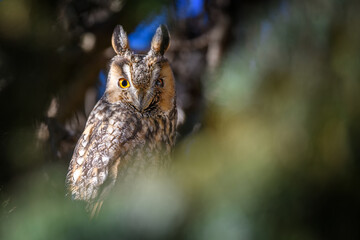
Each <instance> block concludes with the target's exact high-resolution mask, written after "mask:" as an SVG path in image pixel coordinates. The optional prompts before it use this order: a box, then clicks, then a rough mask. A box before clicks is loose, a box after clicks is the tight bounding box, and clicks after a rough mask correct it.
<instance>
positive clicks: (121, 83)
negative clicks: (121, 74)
mask: <svg viewBox="0 0 360 240" xmlns="http://www.w3.org/2000/svg"><path fill="white" fill-rule="evenodd" d="M118 84H119V87H121V88H128V87H130V83H129V81H128V80H126V79H125V78H120V79H119V83H118Z"/></svg>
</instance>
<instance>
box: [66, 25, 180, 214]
mask: <svg viewBox="0 0 360 240" xmlns="http://www.w3.org/2000/svg"><path fill="white" fill-rule="evenodd" d="M169 43H170V36H169V32H168V30H167V28H166V27H165V26H164V25H160V26H159V27H158V29H157V30H156V33H155V35H154V37H153V39H152V42H151V49H150V50H149V52H148V53H147V54H144V55H142V54H134V53H133V52H132V51H131V50H130V48H129V44H128V38H127V35H126V33H125V31H124V30H123V28H122V26H120V25H118V26H117V27H116V28H115V30H114V32H113V35H112V47H113V49H114V51H115V52H116V55H115V57H113V58H112V60H111V62H110V66H109V73H108V77H107V83H106V91H105V93H104V95H103V96H102V97H101V99H100V100H99V101H98V102H97V104H96V105H95V107H94V109H93V110H92V112H91V113H90V115H89V118H88V120H87V122H86V126H85V129H84V132H83V133H82V135H81V137H80V139H79V140H78V142H77V145H76V147H75V150H74V153H73V156H72V159H71V162H70V166H69V169H68V174H67V177H66V183H67V186H68V189H69V193H70V194H71V196H72V198H73V199H75V200H83V201H86V202H87V203H88V208H89V210H90V211H92V213H91V214H92V215H93V214H94V213H95V212H96V211H98V209H99V208H100V207H101V205H102V201H103V199H104V196H105V195H106V194H107V193H108V192H109V190H110V189H111V188H112V187H113V186H114V184H115V182H117V181H126V179H131V178H133V177H136V176H139V175H141V174H145V173H149V172H156V171H158V170H161V169H162V168H164V167H166V166H167V165H168V164H169V159H170V153H171V150H172V148H173V146H174V143H175V132H176V121H177V110H176V95H175V81H174V77H173V73H172V70H171V67H170V64H169V62H168V61H167V59H166V58H165V57H164V53H165V51H166V50H167V48H168V47H169Z"/></svg>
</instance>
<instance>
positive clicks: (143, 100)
mask: <svg viewBox="0 0 360 240" xmlns="http://www.w3.org/2000/svg"><path fill="white" fill-rule="evenodd" d="M137 97H138V102H137V106H136V108H137V109H138V110H139V111H140V112H142V111H143V110H144V109H146V108H147V107H148V106H149V104H150V100H149V97H148V96H147V95H146V92H145V91H144V90H138V92H137Z"/></svg>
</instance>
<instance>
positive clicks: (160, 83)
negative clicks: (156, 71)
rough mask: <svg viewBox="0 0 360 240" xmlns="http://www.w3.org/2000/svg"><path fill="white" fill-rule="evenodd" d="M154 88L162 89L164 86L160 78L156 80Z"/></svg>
mask: <svg viewBox="0 0 360 240" xmlns="http://www.w3.org/2000/svg"><path fill="white" fill-rule="evenodd" d="M155 84H156V86H158V87H163V86H164V80H162V78H159V79H157V80H156V83H155Z"/></svg>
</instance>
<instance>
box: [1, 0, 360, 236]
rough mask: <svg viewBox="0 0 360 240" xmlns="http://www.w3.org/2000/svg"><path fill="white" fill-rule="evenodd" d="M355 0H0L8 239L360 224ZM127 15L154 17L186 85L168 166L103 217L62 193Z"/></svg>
mask: <svg viewBox="0 0 360 240" xmlns="http://www.w3.org/2000/svg"><path fill="white" fill-rule="evenodd" d="M359 12H360V2H359V1H357V0H312V1H311V0H304V1H295V0H293V1H292V0H281V1H264V0H257V1H236V0H173V1H166V0H160V1H155V0H146V1H145V0H143V1H141V0H131V1H130V0H128V1H125V0H56V1H55V0H54V1H45V0H2V1H0V112H1V117H0V208H1V210H0V223H1V225H0V239H100V238H101V239H134V238H135V239H254V240H256V239H286V240H287V239H294V240H297V239H311V240H313V239H360V228H359V226H360V220H359V216H360V204H359V203H360V189H359V188H360V174H359V173H360V27H359V26H360V14H359ZM117 24H121V25H122V26H123V27H124V29H125V30H126V31H127V33H128V36H129V40H130V46H131V48H132V49H133V50H134V51H136V52H146V51H147V50H148V49H149V46H150V41H151V38H152V36H153V34H154V32H155V30H156V28H157V27H158V25H159V24H166V25H167V26H168V28H169V30H170V33H171V37H172V40H171V46H170V48H169V50H168V52H167V53H166V57H167V58H168V59H169V61H170V62H171V65H172V68H173V70H174V74H175V78H176V84H177V86H176V87H177V89H176V90H177V102H178V111H179V120H178V122H179V128H178V132H179V134H178V141H177V146H176V149H175V151H174V156H173V164H172V168H171V169H170V170H169V172H168V174H167V175H165V176H162V177H159V178H156V179H153V180H144V179H139V180H138V181H136V182H134V183H131V184H130V185H126V186H125V185H124V186H123V185H121V186H120V185H119V186H118V188H116V189H115V190H114V192H113V194H112V196H110V198H109V200H108V201H107V202H105V204H104V207H103V211H102V212H101V213H100V215H99V216H98V218H97V219H95V220H93V221H89V220H88V216H87V214H86V213H85V212H84V210H83V206H82V204H81V203H76V202H73V201H71V200H69V199H67V198H66V197H65V193H66V189H65V175H66V170H67V167H68V163H69V161H70V158H71V155H72V151H73V148H74V145H75V143H76V141H77V138H78V137H79V135H80V134H81V132H82V130H83V127H84V124H85V121H86V119H87V116H88V114H89V112H90V111H91V109H92V107H93V106H94V104H95V103H96V101H97V100H98V99H99V97H101V95H102V94H103V92H104V86H105V81H106V75H107V63H108V61H109V60H110V59H111V58H112V57H113V56H114V52H113V50H112V48H111V44H110V37H111V34H112V31H113V29H114V27H115V26H116V25H117Z"/></svg>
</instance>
